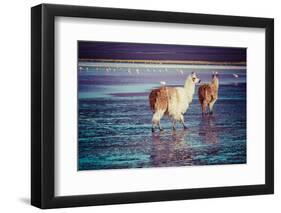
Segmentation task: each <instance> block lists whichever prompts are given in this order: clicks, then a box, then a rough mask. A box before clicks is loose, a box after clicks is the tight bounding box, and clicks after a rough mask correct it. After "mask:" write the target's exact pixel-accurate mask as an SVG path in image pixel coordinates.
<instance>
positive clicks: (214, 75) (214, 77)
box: [212, 71, 219, 79]
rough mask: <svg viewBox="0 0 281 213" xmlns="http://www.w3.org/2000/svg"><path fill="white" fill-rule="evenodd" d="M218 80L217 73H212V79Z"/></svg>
mask: <svg viewBox="0 0 281 213" xmlns="http://www.w3.org/2000/svg"><path fill="white" fill-rule="evenodd" d="M218 78H219V73H218V72H217V71H215V72H213V74H212V79H218Z"/></svg>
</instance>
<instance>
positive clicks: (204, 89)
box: [198, 72, 219, 115]
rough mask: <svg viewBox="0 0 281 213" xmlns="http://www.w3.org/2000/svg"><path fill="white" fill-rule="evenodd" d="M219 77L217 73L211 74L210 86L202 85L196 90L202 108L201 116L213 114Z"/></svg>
mask: <svg viewBox="0 0 281 213" xmlns="http://www.w3.org/2000/svg"><path fill="white" fill-rule="evenodd" d="M218 90H219V76H218V73H217V72H213V75H212V81H211V83H210V84H203V85H201V86H200V87H199V88H198V97H199V101H200V104H201V107H202V115H206V114H207V108H209V114H213V107H214V104H215V102H216V101H217V99H218Z"/></svg>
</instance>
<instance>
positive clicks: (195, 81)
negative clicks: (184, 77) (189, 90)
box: [188, 72, 201, 84]
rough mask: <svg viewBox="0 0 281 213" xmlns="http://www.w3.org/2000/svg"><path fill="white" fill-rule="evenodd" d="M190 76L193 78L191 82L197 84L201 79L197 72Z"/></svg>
mask: <svg viewBox="0 0 281 213" xmlns="http://www.w3.org/2000/svg"><path fill="white" fill-rule="evenodd" d="M188 78H190V79H191V82H192V83H194V84H197V83H200V82H201V80H200V79H199V78H198V77H197V76H196V73H195V72H192V73H191V74H190V75H189V76H188Z"/></svg>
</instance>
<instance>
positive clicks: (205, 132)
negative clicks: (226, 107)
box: [198, 116, 219, 144]
mask: <svg viewBox="0 0 281 213" xmlns="http://www.w3.org/2000/svg"><path fill="white" fill-rule="evenodd" d="M198 134H199V136H201V139H202V141H203V142H204V143H206V144H218V143H219V138H218V134H219V129H218V128H217V126H216V119H215V117H214V116H205V117H202V118H201V122H200V125H199V133H198Z"/></svg>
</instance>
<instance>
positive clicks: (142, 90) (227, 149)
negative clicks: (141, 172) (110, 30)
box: [78, 67, 246, 170]
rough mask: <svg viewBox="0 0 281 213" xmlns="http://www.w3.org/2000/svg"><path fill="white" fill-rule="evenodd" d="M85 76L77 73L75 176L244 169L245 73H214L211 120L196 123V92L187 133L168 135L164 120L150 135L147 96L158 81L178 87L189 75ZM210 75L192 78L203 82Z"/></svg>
mask: <svg viewBox="0 0 281 213" xmlns="http://www.w3.org/2000/svg"><path fill="white" fill-rule="evenodd" d="M87 70H88V72H85V71H80V72H79V99H78V101H79V136H78V137H79V138H78V149H79V153H78V170H97V169H122V168H148V167H171V166H195V165H223V164H243V163H246V72H245V70H219V74H220V88H219V99H218V101H217V103H216V104H215V107H214V114H213V115H208V116H204V117H202V115H201V108H200V105H199V102H198V97H197V88H198V86H196V92H195V95H194V99H193V102H192V104H191V105H190V108H189V109H188V111H187V113H186V114H185V121H186V125H187V126H188V129H187V130H183V129H182V127H181V126H180V125H179V124H178V126H177V130H176V131H173V130H172V125H171V122H170V120H169V118H167V117H164V118H163V119H162V120H161V124H162V126H163V128H164V131H163V132H158V131H157V132H154V133H152V132H151V116H152V112H151V110H150V107H149V101H148V95H149V92H150V91H151V89H153V88H155V87H159V82H160V81H165V82H166V83H167V85H171V86H182V85H183V84H184V81H185V78H186V77H187V75H188V74H189V73H190V72H191V70H188V69H186V70H184V71H183V73H180V72H178V71H177V70H167V69H166V70H165V71H164V72H163V71H162V72H161V73H160V72H159V70H156V71H154V70H151V71H150V72H149V71H147V70H141V68H139V70H140V72H139V74H137V73H136V72H135V73H133V74H128V72H127V69H123V70H122V69H119V70H114V71H110V72H107V71H106V70H103V69H102V68H98V69H97V68H95V67H92V68H89V69H87ZM132 70H133V69H132ZM192 71H194V69H193V70H192ZM212 71H213V70H211V69H210V70H209V69H204V70H200V69H198V70H197V71H196V72H197V73H198V76H199V78H201V79H202V81H203V82H209V81H210V78H211V73H212ZM232 73H238V74H239V76H240V77H239V78H234V77H233V75H232Z"/></svg>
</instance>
